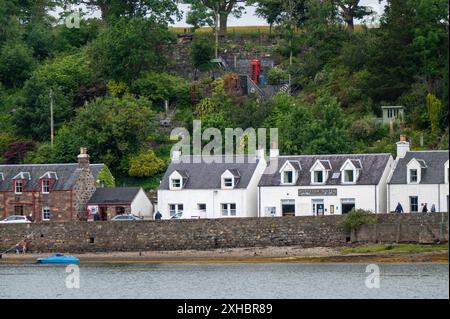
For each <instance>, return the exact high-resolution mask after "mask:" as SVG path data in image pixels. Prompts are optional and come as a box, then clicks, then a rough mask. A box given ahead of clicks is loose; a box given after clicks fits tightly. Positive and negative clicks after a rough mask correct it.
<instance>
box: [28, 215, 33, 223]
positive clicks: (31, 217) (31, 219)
mask: <svg viewBox="0 0 450 319" xmlns="http://www.w3.org/2000/svg"><path fill="white" fill-rule="evenodd" d="M28 220H29V221H30V222H32V223H33V222H34V219H33V214H31V213H30V214H29V215H28Z"/></svg>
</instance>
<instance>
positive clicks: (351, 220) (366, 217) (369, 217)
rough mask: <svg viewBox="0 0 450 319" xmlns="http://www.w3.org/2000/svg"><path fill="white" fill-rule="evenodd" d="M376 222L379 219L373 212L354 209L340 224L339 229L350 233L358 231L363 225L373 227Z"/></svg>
mask: <svg viewBox="0 0 450 319" xmlns="http://www.w3.org/2000/svg"><path fill="white" fill-rule="evenodd" d="M376 222H377V217H376V216H375V215H374V214H373V213H372V212H370V211H366V210H363V209H357V210H355V209H353V210H352V211H351V212H350V213H349V214H348V215H346V216H345V219H344V220H343V221H342V222H341V223H340V224H339V228H341V229H343V230H345V231H347V232H350V231H352V230H355V231H356V230H358V229H359V228H361V226H363V225H371V224H375V223H376Z"/></svg>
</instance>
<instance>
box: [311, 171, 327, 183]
mask: <svg viewBox="0 0 450 319" xmlns="http://www.w3.org/2000/svg"><path fill="white" fill-rule="evenodd" d="M316 173H322V181H321V182H317V181H316ZM311 175H312V176H311V178H312V180H311V183H312V184H314V185H323V184H325V181H326V171H324V170H315V171H312V174H311Z"/></svg>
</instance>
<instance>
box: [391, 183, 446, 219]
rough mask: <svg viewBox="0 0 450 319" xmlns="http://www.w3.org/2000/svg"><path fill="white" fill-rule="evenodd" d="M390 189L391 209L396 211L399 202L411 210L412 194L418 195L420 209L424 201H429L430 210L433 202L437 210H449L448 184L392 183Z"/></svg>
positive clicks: (405, 209) (407, 209)
mask: <svg viewBox="0 0 450 319" xmlns="http://www.w3.org/2000/svg"><path fill="white" fill-rule="evenodd" d="M388 191H389V195H388V197H389V211H391V212H393V211H395V208H396V207H397V204H398V203H400V204H401V205H402V206H403V210H404V211H405V212H406V213H407V212H409V211H410V202H409V198H410V196H417V197H418V202H419V211H420V209H421V207H420V206H421V204H422V203H427V204H428V205H427V207H428V211H430V210H431V206H432V205H433V204H435V205H436V211H438V212H439V211H447V196H448V195H449V187H448V184H440V185H439V184H390V185H389V186H388Z"/></svg>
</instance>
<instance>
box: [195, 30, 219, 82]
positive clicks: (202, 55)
mask: <svg viewBox="0 0 450 319" xmlns="http://www.w3.org/2000/svg"><path fill="white" fill-rule="evenodd" d="M213 58H214V44H213V41H212V39H211V38H209V37H206V38H205V37H195V39H194V41H193V43H192V48H191V61H192V64H193V65H194V67H195V69H196V71H197V70H200V71H207V70H209V69H210V68H211V67H212V66H211V59H213ZM195 77H196V76H195Z"/></svg>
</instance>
